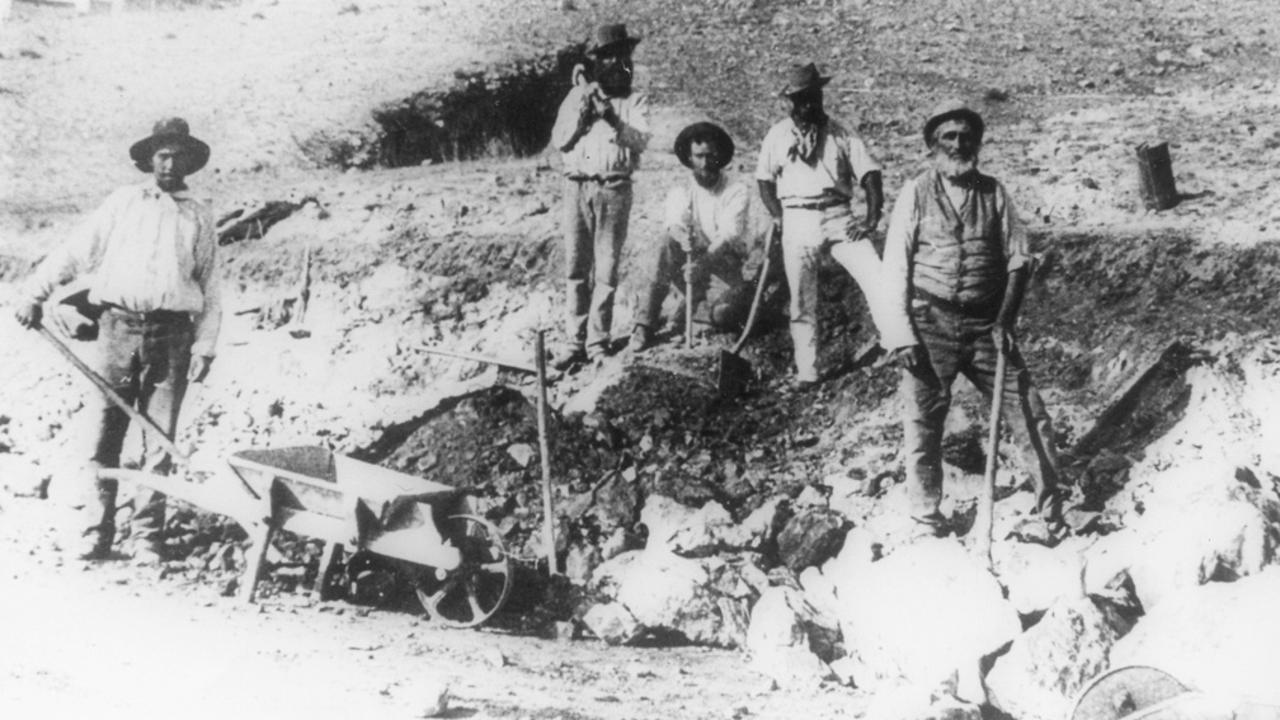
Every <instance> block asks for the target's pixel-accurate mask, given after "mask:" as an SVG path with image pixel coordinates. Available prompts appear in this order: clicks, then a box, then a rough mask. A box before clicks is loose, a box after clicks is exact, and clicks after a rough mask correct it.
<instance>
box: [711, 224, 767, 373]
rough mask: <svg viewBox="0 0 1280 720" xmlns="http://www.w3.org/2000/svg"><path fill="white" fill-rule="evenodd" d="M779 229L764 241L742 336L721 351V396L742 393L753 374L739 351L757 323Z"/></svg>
mask: <svg viewBox="0 0 1280 720" xmlns="http://www.w3.org/2000/svg"><path fill="white" fill-rule="evenodd" d="M776 234H777V231H776V230H775V231H774V232H770V233H769V235H768V236H767V237H766V238H765V241H764V261H763V262H762V263H761V265H760V278H759V279H758V280H757V281H756V292H755V295H754V296H753V297H752V298H751V312H750V313H748V314H747V322H746V326H745V327H743V328H742V336H741V337H739V338H738V342H736V343H734V345H733V349H732V350H727V351H726V350H721V351H720V362H719V365H718V367H717V369H716V391H717V392H719V393H720V397H724V398H731V397H737V396H738V395H740V394H742V391H743V390H745V389H746V387H747V382H748V381H749V380H751V377H752V375H753V373H752V371H751V363H749V362H747V361H746V360H745V359H743V358H742V356H740V355H738V352H739V351H741V350H742V346H743V345H745V344H746V342H747V338H748V337H750V336H751V329H752V328H753V327H754V326H755V324H756V313H757V312H758V311H759V310H760V298H761V296H763V295H764V285H765V283H766V282H768V280H769V255H770V250H771V249H772V245H773V242H774V238H773V236H774V235H776Z"/></svg>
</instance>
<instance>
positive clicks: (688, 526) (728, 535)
mask: <svg viewBox="0 0 1280 720" xmlns="http://www.w3.org/2000/svg"><path fill="white" fill-rule="evenodd" d="M781 502H782V500H781V498H777V499H774V500H771V501H769V502H767V503H765V504H764V505H763V506H761V507H760V508H759V509H757V510H756V511H755V512H754V513H752V514H751V515H749V516H748V517H747V518H746V519H745V520H743V522H742V523H741V524H735V523H734V521H733V517H732V516H731V515H729V511H728V510H725V509H724V506H722V505H721V504H720V503H718V502H715V501H711V502H708V503H707V504H706V505H703V506H702V507H701V508H697V509H695V508H691V507H689V506H687V505H682V504H680V503H678V502H676V501H675V500H672V499H671V498H668V497H664V496H662V495H650V496H649V497H648V498H647V499H646V500H645V503H644V508H643V509H642V510H641V511H640V522H641V523H642V524H644V526H645V527H646V528H648V530H649V540H648V543H647V544H646V545H645V547H646V549H650V550H665V551H667V552H672V553H675V554H677V555H682V556H684V557H706V556H709V555H713V554H715V553H717V552H721V551H725V550H758V549H760V547H761V546H763V545H764V543H765V541H766V540H767V539H768V537H769V534H770V533H771V532H772V528H773V521H774V517H775V516H776V515H777V514H778V508H779V505H780V504H781Z"/></svg>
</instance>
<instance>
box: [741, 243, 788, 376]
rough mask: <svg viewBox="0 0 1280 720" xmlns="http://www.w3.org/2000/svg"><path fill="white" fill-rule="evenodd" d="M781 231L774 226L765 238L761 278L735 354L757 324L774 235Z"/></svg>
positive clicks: (744, 343)
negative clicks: (757, 314)
mask: <svg viewBox="0 0 1280 720" xmlns="http://www.w3.org/2000/svg"><path fill="white" fill-rule="evenodd" d="M780 232H781V231H780V230H779V229H778V227H777V226H774V228H773V229H772V230H770V231H769V234H768V235H766V236H765V238H764V261H763V262H762V263H761V264H760V279H759V280H757V281H756V292H755V295H753V296H752V297H751V311H750V312H749V313H747V323H746V325H744V326H743V328H742V337H740V338H738V342H736V343H734V345H733V349H732V350H730V351H729V352H731V353H733V354H734V355H737V354H738V351H739V350H741V349H742V346H743V345H746V344H747V338H748V337H750V336H751V330H752V328H754V327H755V324H756V313H757V311H759V310H760V298H761V297H762V296H763V295H764V284H765V283H766V282H768V281H769V251H770V250H771V249H772V247H773V236H774V235H777V234H779V233H780Z"/></svg>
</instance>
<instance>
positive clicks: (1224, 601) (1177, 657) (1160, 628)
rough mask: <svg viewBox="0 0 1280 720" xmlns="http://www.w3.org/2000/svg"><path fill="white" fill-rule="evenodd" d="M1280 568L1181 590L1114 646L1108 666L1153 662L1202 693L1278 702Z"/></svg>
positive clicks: (1279, 692)
mask: <svg viewBox="0 0 1280 720" xmlns="http://www.w3.org/2000/svg"><path fill="white" fill-rule="evenodd" d="M1278 605H1280V567H1276V566H1271V567H1268V568H1266V569H1265V570H1264V571H1262V572H1261V573H1258V574H1256V575H1253V576H1250V577H1246V578H1242V579H1240V580H1237V581H1236V582H1231V583H1218V582H1213V583H1208V584H1207V585H1202V586H1197V587H1188V588H1182V589H1180V590H1178V591H1176V592H1174V593H1173V594H1171V595H1169V596H1168V597H1166V598H1165V599H1164V601H1163V602H1161V603H1160V605H1159V606H1157V607H1155V608H1154V609H1152V610H1151V611H1150V612H1149V613H1148V614H1147V615H1146V616H1144V617H1143V618H1141V619H1140V620H1139V621H1138V623H1137V625H1135V626H1134V629H1133V631H1132V632H1130V633H1129V634H1128V635H1126V636H1125V637H1124V638H1123V639H1121V640H1120V641H1119V642H1118V643H1116V646H1115V648H1113V649H1112V651H1111V665H1112V667H1120V666H1123V665H1153V666H1155V667H1158V668H1160V669H1161V670H1164V671H1165V672H1168V673H1170V674H1172V675H1173V676H1174V677H1176V678H1178V679H1179V680H1181V681H1182V682H1183V683H1185V684H1187V685H1189V686H1191V687H1195V688H1197V689H1199V690H1202V691H1204V692H1206V693H1214V694H1222V695H1226V696H1228V697H1240V696H1248V697H1253V698H1255V699H1256V700H1257V701H1258V702H1264V703H1269V704H1272V705H1280V682H1276V677H1277V676H1276V658H1277V650H1276V648H1280V612H1277V607H1278Z"/></svg>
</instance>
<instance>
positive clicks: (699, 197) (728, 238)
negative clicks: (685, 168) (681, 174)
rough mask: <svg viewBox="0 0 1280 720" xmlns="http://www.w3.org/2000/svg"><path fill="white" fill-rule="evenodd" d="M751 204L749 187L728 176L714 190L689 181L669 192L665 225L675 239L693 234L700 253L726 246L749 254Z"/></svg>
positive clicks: (723, 177) (664, 208) (665, 206)
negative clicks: (749, 205)
mask: <svg viewBox="0 0 1280 720" xmlns="http://www.w3.org/2000/svg"><path fill="white" fill-rule="evenodd" d="M749 202H750V192H749V191H748V190H747V187H746V186H745V185H743V184H742V183H737V182H730V181H729V177H728V176H727V175H725V174H721V175H720V181H719V182H717V183H716V184H715V185H714V186H712V187H710V188H705V187H702V186H701V185H699V184H698V181H697V180H694V179H693V177H689V179H688V180H687V181H686V182H684V183H681V184H679V185H676V186H675V187H673V188H671V190H670V191H668V192H667V198H666V201H665V203H664V205H663V220H664V222H663V225H664V227H665V228H666V230H667V233H668V235H670V236H671V237H673V238H680V237H686V236H688V235H689V234H690V233H692V235H693V245H694V247H695V248H697V249H698V250H700V251H710V252H714V251H716V250H718V249H719V248H720V247H722V246H724V245H726V244H727V245H729V246H731V247H736V248H738V249H739V250H743V251H745V249H746V235H747V207H748V204H749Z"/></svg>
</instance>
